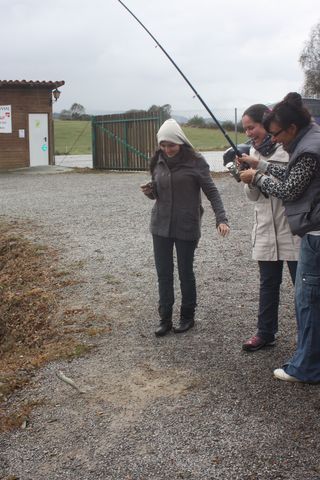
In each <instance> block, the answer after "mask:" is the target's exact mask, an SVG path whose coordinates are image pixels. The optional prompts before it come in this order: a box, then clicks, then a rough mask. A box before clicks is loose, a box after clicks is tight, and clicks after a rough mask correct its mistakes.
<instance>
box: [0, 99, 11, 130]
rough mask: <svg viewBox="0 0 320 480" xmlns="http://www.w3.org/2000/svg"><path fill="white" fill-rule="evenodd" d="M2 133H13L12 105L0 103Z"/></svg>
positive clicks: (0, 128) (0, 127)
mask: <svg viewBox="0 0 320 480" xmlns="http://www.w3.org/2000/svg"><path fill="white" fill-rule="evenodd" d="M0 133H12V122H11V105H0Z"/></svg>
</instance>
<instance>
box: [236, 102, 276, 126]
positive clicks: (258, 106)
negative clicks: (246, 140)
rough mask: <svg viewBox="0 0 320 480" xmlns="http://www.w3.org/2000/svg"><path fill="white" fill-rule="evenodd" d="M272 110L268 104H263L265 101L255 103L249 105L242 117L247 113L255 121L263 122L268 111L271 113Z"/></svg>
mask: <svg viewBox="0 0 320 480" xmlns="http://www.w3.org/2000/svg"><path fill="white" fill-rule="evenodd" d="M270 112H271V110H270V108H269V107H267V105H263V103H255V104H254V105H251V107H248V108H247V109H246V110H245V111H244V112H243V114H242V118H243V117H244V116H245V115H247V116H248V117H250V118H251V119H252V120H253V121H254V122H256V123H261V124H262V122H263V118H264V116H265V115H266V114H267V113H270Z"/></svg>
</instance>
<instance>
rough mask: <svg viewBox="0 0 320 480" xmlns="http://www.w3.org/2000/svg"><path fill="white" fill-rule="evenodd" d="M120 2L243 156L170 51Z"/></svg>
mask: <svg viewBox="0 0 320 480" xmlns="http://www.w3.org/2000/svg"><path fill="white" fill-rule="evenodd" d="M118 2H119V3H121V5H122V6H123V7H124V8H125V9H126V10H127V11H128V12H129V13H130V15H132V16H133V18H134V19H135V20H136V21H137V22H138V23H139V24H140V25H141V27H142V28H143V29H144V30H145V31H146V32H147V33H148V35H150V37H151V38H152V40H154V41H155V42H156V44H157V45H158V47H159V48H161V50H162V51H163V53H164V54H165V55H166V57H167V58H168V59H169V60H170V62H171V63H172V65H173V66H174V67H175V68H176V69H177V70H178V72H179V73H180V75H181V76H182V78H183V79H184V80H185V81H186V82H187V84H188V85H189V87H190V88H191V90H192V91H193V92H194V94H195V96H196V97H197V98H198V99H199V101H200V102H201V103H202V105H203V106H204V108H205V109H206V110H207V112H208V113H209V115H210V117H211V118H212V120H213V121H214V122H215V123H216V125H217V127H218V128H219V129H220V130H221V132H222V133H223V135H224V137H225V138H226V139H227V141H228V142H229V144H230V145H231V147H232V148H233V150H234V151H235V153H236V155H237V156H238V157H241V156H242V154H241V152H240V151H239V150H238V148H237V147H236V145H235V143H233V141H232V140H231V138H230V137H229V135H228V134H227V132H226V131H225V130H224V128H223V127H222V125H221V124H220V122H219V121H218V120H217V118H216V117H215V116H214V115H213V113H212V111H211V110H210V108H209V107H208V105H207V104H206V103H205V101H204V100H203V98H202V97H201V96H200V95H199V93H198V92H197V90H196V89H195V88H194V86H193V85H192V83H191V82H190V81H189V80H188V78H187V77H186V76H185V74H184V73H183V72H182V71H181V69H180V68H179V67H178V65H177V64H176V63H175V61H174V60H173V59H172V58H171V57H170V55H169V54H168V52H167V51H166V50H165V49H164V48H163V46H162V45H161V44H160V43H159V42H158V40H157V39H156V38H155V37H154V35H152V33H151V32H150V30H148V29H147V27H146V26H145V25H144V24H143V23H142V22H141V20H139V18H138V17H137V16H136V15H135V14H134V13H133V12H132V11H131V10H130V9H129V8H128V7H127V6H126V5H125V4H124V3H123V2H122V1H121V0H118Z"/></svg>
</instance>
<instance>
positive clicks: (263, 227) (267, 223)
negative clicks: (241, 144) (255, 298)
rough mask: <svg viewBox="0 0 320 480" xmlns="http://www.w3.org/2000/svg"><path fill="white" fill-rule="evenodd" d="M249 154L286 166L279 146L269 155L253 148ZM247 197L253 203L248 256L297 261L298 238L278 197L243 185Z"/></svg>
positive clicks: (283, 153)
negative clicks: (292, 230)
mask: <svg viewBox="0 0 320 480" xmlns="http://www.w3.org/2000/svg"><path fill="white" fill-rule="evenodd" d="M250 155H251V156H253V157H255V158H257V159H258V160H260V159H263V160H267V161H269V162H271V163H281V164H282V165H286V164H287V163H288V160H289V156H288V154H287V153H286V152H285V151H284V150H283V148H282V146H280V145H279V146H278V148H277V150H276V151H275V152H274V153H273V155H272V156H271V157H268V158H266V157H263V156H262V155H261V154H260V153H259V152H258V151H257V150H255V149H254V148H253V147H251V149H250ZM245 192H246V195H247V197H248V198H249V199H250V200H252V201H254V202H255V207H254V223H253V230H252V258H253V260H260V261H276V260H286V261H289V260H298V258H299V250H300V238H299V237H297V236H294V235H292V233H291V230H290V227H289V223H288V219H287V217H286V215H285V209H284V206H283V204H282V200H280V199H279V198H276V197H272V196H269V197H268V198H265V196H264V195H263V194H262V193H261V191H260V189H259V188H258V187H255V186H252V185H245Z"/></svg>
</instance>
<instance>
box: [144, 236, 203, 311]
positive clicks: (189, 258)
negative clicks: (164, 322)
mask: <svg viewBox="0 0 320 480" xmlns="http://www.w3.org/2000/svg"><path fill="white" fill-rule="evenodd" d="M197 243H198V242H197V241H186V240H179V239H176V238H166V237H160V236H158V235H153V250H154V259H155V265H156V270H157V275H158V287H159V307H160V311H161V312H167V313H170V311H171V310H172V306H173V304H174V280H173V271H174V264H173V247H174V246H175V248H176V252H177V264H178V273H179V280H180V288H181V307H187V308H188V307H191V308H192V307H193V308H195V307H196V304H197V291H196V281H195V276H194V272H193V260H194V251H195V249H196V247H197Z"/></svg>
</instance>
